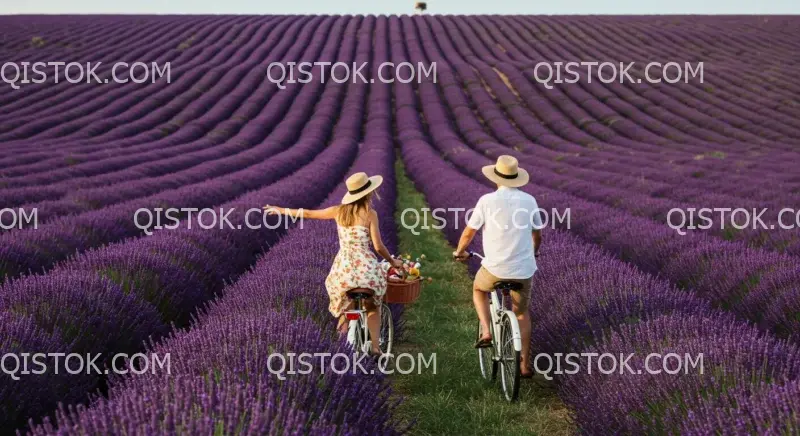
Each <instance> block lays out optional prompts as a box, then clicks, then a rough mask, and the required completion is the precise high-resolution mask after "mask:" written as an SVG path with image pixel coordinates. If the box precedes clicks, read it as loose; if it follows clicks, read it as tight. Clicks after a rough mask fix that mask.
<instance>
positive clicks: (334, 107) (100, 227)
mask: <svg viewBox="0 0 800 436" xmlns="http://www.w3.org/2000/svg"><path fill="white" fill-rule="evenodd" d="M355 24H357V23H356V21H351V22H350V24H349V25H350V26H354V25H355ZM336 41H337V40H336V39H330V40H329V41H328V44H327V45H328V47H327V50H329V52H330V53H333V52H334V51H335V50H337V47H338V46H339V45H341V44H337V43H336ZM350 56H352V54H350ZM345 58H348V57H345ZM316 72H318V71H316ZM308 85H309V86H304V85H303V84H299V83H298V84H294V86H295V87H303V94H301V95H302V97H303V99H302V100H301V101H306V99H307V101H308V103H309V105H308V106H304V107H303V108H302V110H296V111H293V112H290V113H289V114H272V115H271V116H275V117H278V116H281V117H284V118H285V119H284V124H283V125H282V127H281V129H277V130H276V131H275V132H273V133H275V134H276V135H280V137H282V138H284V139H283V140H282V142H283V144H278V147H285V146H286V145H288V144H287V141H292V140H295V138H296V135H297V134H298V133H297V132H298V130H299V129H300V127H301V126H303V123H305V122H306V119H307V114H308V113H309V112H308V111H309V110H310V109H311V108H313V106H312V105H311V104H312V103H313V102H317V101H318V102H319V107H320V109H319V110H318V111H317V112H316V113H314V119H315V120H316V122H313V123H306V124H305V128H304V129H303V130H302V133H301V135H300V137H299V138H296V140H297V141H299V142H298V143H297V144H296V145H295V146H294V147H292V148H290V149H288V150H285V151H283V152H280V153H278V154H276V155H275V156H273V157H271V158H270V159H268V160H265V161H262V162H259V163H257V164H256V165H251V166H249V167H246V168H245V169H243V170H240V171H238V172H234V173H231V174H228V175H226V176H224V177H219V178H217V179H212V180H208V181H205V182H202V183H198V184H194V185H186V186H181V187H179V188H175V189H171V190H167V191H163V192H160V193H158V194H155V195H151V196H148V197H145V198H141V199H134V200H128V201H125V202H122V203H118V204H114V205H111V206H109V207H106V208H103V209H100V210H96V211H91V212H87V213H83V214H81V215H78V216H75V217H62V218H59V219H56V220H54V221H52V222H51V223H50V224H45V225H43V226H42V227H41V228H39V229H29V230H21V231H16V232H12V233H8V234H4V235H0V239H4V240H5V241H7V242H6V244H5V246H4V247H3V248H2V249H0V276H8V277H13V276H16V275H19V274H23V273H25V272H27V271H34V272H39V271H41V270H43V269H48V268H50V267H52V265H53V264H54V263H56V262H58V261H60V260H62V259H64V258H66V257H67V256H69V255H71V254H72V253H74V252H75V251H82V250H86V249H87V248H90V247H96V246H99V245H102V244H107V243H110V242H114V241H118V240H121V239H123V238H127V237H134V236H139V235H141V234H142V229H140V228H139V227H138V226H137V225H136V222H135V220H134V216H135V213H136V211H137V210H139V209H141V208H149V209H154V208H158V207H197V208H203V207H211V206H215V205H219V204H220V203H222V202H224V201H226V200H228V199H230V198H233V197H235V196H237V195H241V194H242V193H243V192H246V191H247V190H249V189H255V188H257V187H259V186H262V185H264V184H269V183H273V182H275V181H277V180H279V179H281V178H282V177H284V176H286V175H288V174H290V173H291V172H292V171H293V170H294V169H295V168H297V167H298V166H300V165H302V164H304V163H306V162H308V161H309V160H311V159H312V158H313V156H314V154H315V153H318V152H319V150H320V147H321V146H322V144H323V143H322V141H323V140H324V139H325V138H327V137H328V135H330V134H331V133H332V132H331V129H332V127H333V123H332V120H334V119H335V117H336V116H337V115H338V110H339V109H340V106H339V105H338V104H333V103H334V102H338V103H341V94H342V90H343V89H344V88H343V87H341V86H339V85H340V84H336V83H328V84H321V83H315V84H308ZM322 88H325V92H322ZM286 91H288V90H286ZM321 92H322V93H321ZM351 98H353V97H351ZM355 98H357V97H355ZM357 101H360V100H356V102H357ZM345 104H347V103H345ZM356 104H357V103H356ZM348 107H349V106H348ZM354 129H356V128H350V129H349V131H348V132H347V133H348V136H347V137H348V138H352V137H353V136H352V135H353V133H352V131H353V130H354ZM247 134H248V135H259V134H263V133H262V132H261V131H260V130H258V128H255V127H254V130H253V131H251V132H247ZM250 139H251V140H253V141H255V140H257V139H256V138H250ZM268 147H269V146H268ZM279 149H280V148H277V150H279ZM248 157H252V156H245V158H248ZM240 159H241V157H238V158H236V161H237V162H241V163H242V164H246V163H248V162H244V161H241V160H240ZM112 198H113V196H112ZM90 207H91V205H90ZM76 229H84V231H80V232H76V231H75V230H76Z"/></svg>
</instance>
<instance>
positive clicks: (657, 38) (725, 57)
mask: <svg viewBox="0 0 800 436" xmlns="http://www.w3.org/2000/svg"><path fill="white" fill-rule="evenodd" d="M539 20H540V19H539V18H536V17H525V19H521V20H518V21H519V22H520V23H521V24H522V25H524V26H525V25H527V26H530V23H531V22H532V21H539ZM692 22H693V20H685V21H684V22H683V23H681V24H688V23H692ZM560 24H564V25H558V26H549V27H548V28H547V30H546V31H547V32H548V34H549V35H552V36H553V37H554V39H553V40H554V41H556V42H558V41H561V40H565V39H566V40H571V41H570V42H572V43H573V46H574V47H579V48H583V46H585V45H587V44H589V45H593V46H594V48H595V49H598V50H600V51H603V50H607V49H608V47H614V48H616V47H620V48H623V50H621V51H622V53H620V54H621V57H623V58H625V59H636V58H638V59H644V58H648V57H649V56H652V55H653V54H656V55H658V56H660V57H669V58H674V59H685V58H686V57H687V56H689V57H691V58H694V59H698V58H699V59H700V60H706V61H707V62H709V63H710V64H711V66H713V65H717V64H730V63H732V62H731V61H732V60H734V62H736V63H737V64H736V67H737V68H736V69H731V68H729V69H726V70H724V71H719V72H715V74H714V75H713V76H709V78H708V81H709V82H711V83H714V81H716V80H718V79H723V80H724V79H727V80H728V81H730V80H731V79H736V78H739V80H741V78H743V77H742V75H741V74H740V73H739V71H745V72H746V71H760V70H763V68H764V65H765V64H767V65H773V66H774V65H776V64H778V66H779V68H778V69H777V71H776V72H777V73H778V77H781V76H783V77H788V76H786V71H788V68H786V67H787V66H786V63H785V61H784V59H785V57H786V53H787V52H791V51H790V50H795V49H796V48H788V47H787V48H781V49H779V50H778V53H775V54H773V55H771V56H769V57H768V58H762V59H757V57H758V55H762V54H763V53H764V52H766V51H768V50H769V49H770V48H772V47H777V46H778V45H780V43H781V42H782V41H784V40H785V38H784V37H783V36H782V35H779V34H774V35H768V36H765V37H763V38H760V42H761V43H763V44H764V46H762V47H759V48H758V49H755V51H756V52H755V53H751V54H752V55H751V56H747V57H742V56H741V54H742V53H744V52H745V50H744V49H742V48H741V47H739V48H736V49H734V50H729V49H728V48H727V47H728V46H727V45H726V46H722V45H718V44H716V42H715V41H714V40H715V39H718V38H719V36H720V35H721V34H723V35H725V37H726V39H728V40H729V41H730V40H732V39H735V36H734V34H733V32H734V29H733V26H725V27H721V28H719V29H718V30H714V31H712V32H711V33H710V34H708V33H704V32H702V31H700V32H697V31H695V32H694V33H693V35H692V37H691V38H689V37H688V36H687V35H686V34H681V33H673V32H669V33H667V32H665V31H663V30H662V29H660V28H659V27H657V26H647V25H646V24H645V25H644V26H639V29H636V30H635V31H636V32H637V33H638V31H639V30H643V31H646V32H647V33H648V34H649V35H648V36H650V37H651V38H650V41H649V42H650V44H649V45H648V46H647V49H646V50H645V49H643V48H642V46H641V45H638V44H631V41H635V40H637V39H640V38H641V34H638V35H637V34H636V33H633V34H631V33H632V32H631V31H630V30H631V28H630V27H627V26H626V25H620V26H616V27H617V28H616V29H615V30H617V32H609V28H607V27H605V26H595V25H594V24H596V23H594V22H591V21H589V22H586V23H583V24H582V27H581V28H580V30H574V32H573V33H577V34H579V35H580V37H581V38H580V40H576V38H575V37H574V36H573V35H571V34H568V33H567V34H564V33H565V32H566V30H567V29H568V28H572V29H575V27H576V26H575V24H576V23H560ZM620 24H623V23H620ZM693 30H697V29H693ZM584 32H585V34H584ZM595 40H596V41H611V42H612V43H613V45H612V46H600V45H599V44H597V43H596V42H595ZM676 40H680V41H679V42H677V43H676ZM689 44H691V47H690V48H689V49H688V50H687V47H686V45H689ZM715 45H716V46H715ZM710 46H715V47H714V50H713V51H711V50H709V49H708V48H707V47H710ZM748 51H749V50H748ZM631 54H635V56H631ZM751 59H753V60H754V61H755V62H754V63H753V64H752V65H746V67H749V68H742V67H743V66H745V64H742V63H741V61H743V60H744V61H748V60H751ZM756 59H757V60H756ZM781 64H782V65H781ZM770 70H773V71H774V70H775V67H772V68H771V69H770ZM782 70H783V71H782ZM781 73H783V74H781ZM781 78H782V77H781ZM752 83H755V82H751V83H747V84H744V85H746V86H742V85H743V84H742V83H741V82H735V81H734V82H732V83H725V82H723V83H722V84H720V86H717V85H716V84H715V85H714V87H713V88H711V89H710V90H709V89H708V88H707V87H705V89H702V87H704V85H698V84H691V85H694V86H686V85H684V84H681V85H679V86H678V87H675V88H674V91H675V92H676V93H680V92H683V91H690V88H694V90H695V91H702V93H700V94H699V95H702V96H704V97H700V99H707V98H709V97H710V98H711V99H717V98H719V97H716V96H711V95H709V94H717V92H719V91H720V90H724V91H726V92H725V93H724V98H725V100H727V101H720V103H721V104H722V105H723V106H728V102H730V103H733V104H734V105H737V106H743V107H748V105H747V103H748V101H750V102H753V101H758V102H759V103H762V104H763V103H769V104H770V105H773V104H774V102H775V101H776V100H780V95H770V96H769V97H768V98H767V99H765V98H764V97H765V95H764V94H763V92H762V93H760V94H759V93H758V92H750V91H749V90H748V88H750V87H751V86H752ZM759 83H760V84H761V86H764V87H766V88H769V89H770V90H772V88H774V86H773V85H772V84H771V82H770V84H765V83H764V80H763V79H762V80H760V81H759ZM786 86H788V87H793V85H792V84H791V83H790V82H788V83H786ZM664 90H665V91H666V92H670V91H673V88H670V89H668V90H667V89H666V88H664ZM694 95H695V96H697V95H698V94H697V93H695V94H694ZM731 95H741V96H743V97H744V98H746V99H747V100H745V99H741V98H734V99H733V100H732V99H731ZM720 97H722V96H720ZM775 97H777V98H775ZM754 99H755V100H754ZM725 109H726V110H732V109H731V108H727V107H726V108H725ZM759 109H760V110H765V109H766V108H765V107H763V106H762V107H760V108H759ZM781 112H786V113H791V112H792V108H791V106H783V107H780V111H771V112H768V113H769V116H770V117H771V118H772V119H773V120H778V119H780V120H781V121H782V122H783V123H786V124H789V125H796V120H793V119H792V118H791V117H789V116H787V115H786V114H784V113H781ZM739 114H740V115H744V117H747V115H745V113H744V112H741V111H740V112H739ZM751 128H752V127H751ZM761 132H762V133H768V132H767V131H765V130H761Z"/></svg>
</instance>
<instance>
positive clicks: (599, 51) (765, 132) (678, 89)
mask: <svg viewBox="0 0 800 436" xmlns="http://www.w3.org/2000/svg"><path fill="white" fill-rule="evenodd" d="M587 24H589V23H587ZM566 27H572V26H566ZM566 27H561V26H558V27H553V28H552V31H553V33H554V34H555V36H557V37H560V38H559V40H562V39H561V38H564V37H566V38H570V37H572V36H573V34H574V33H578V32H580V34H581V36H583V38H581V40H580V41H579V42H577V44H575V45H571V46H570V47H575V48H582V49H584V50H588V49H591V51H592V52H593V53H594V56H593V57H594V58H608V57H609V56H613V57H615V58H616V57H620V55H622V57H623V58H626V59H631V60H633V59H636V58H639V59H644V58H648V57H650V58H653V57H655V58H656V59H658V58H662V59H664V58H668V59H682V58H686V56H687V54H688V55H689V56H691V57H693V58H698V57H699V58H700V60H706V61H707V62H708V61H710V60H711V59H710V58H709V56H712V57H717V56H719V57H721V59H722V61H723V62H726V63H729V62H730V60H731V59H737V60H738V59H741V56H737V55H736V54H733V53H726V48H725V47H723V46H718V47H715V48H714V50H713V51H708V50H707V49H706V50H705V51H704V53H698V54H694V53H688V52H687V51H686V49H685V48H682V47H681V48H678V49H677V50H670V49H669V48H670V47H672V46H674V45H673V44H674V42H673V41H670V40H669V39H661V40H660V41H659V42H658V43H657V44H651V45H650V46H648V48H647V49H646V50H645V49H643V48H642V47H641V46H637V45H636V44H630V41H631V40H630V39H627V38H624V37H620V35H618V34H616V33H615V32H608V31H607V30H606V29H603V28H595V27H594V26H591V25H588V26H586V27H584V28H582V29H581V30H580V31H578V30H574V31H573V32H572V34H571V33H570V32H569V30H570V29H568V28H566ZM619 30H622V31H623V32H624V31H625V30H627V29H625V28H620V29H619ZM647 30H648V32H649V33H651V35H654V34H656V33H658V32H660V29H658V28H656V27H653V28H650V29H647ZM584 31H585V32H586V33H587V34H586V35H583V32H584ZM725 34H726V35H727V36H728V37H730V31H729V30H728V31H725ZM590 35H591V36H590ZM718 35H719V33H717V34H715V35H714V37H718ZM670 36H672V35H670ZM675 36H678V37H681V36H682V35H675ZM594 38H597V40H598V41H599V40H603V41H611V42H612V44H613V45H610V46H609V45H606V46H601V45H599V44H597V43H596V42H595V40H594ZM692 44H693V45H695V46H698V47H703V46H706V47H708V46H713V44H714V42H713V41H709V40H706V39H704V38H703V36H702V34H697V35H695V39H693V40H692ZM586 45H588V46H589V47H586ZM610 47H614V48H615V47H620V48H622V50H623V51H622V53H620V55H615V54H613V53H607V52H606V50H608V49H609V48H610ZM524 48H528V47H524ZM779 57H780V58H783V57H785V53H783V54H780V55H779ZM767 62H768V61H767ZM771 63H772V64H775V63H776V59H772V61H771ZM717 64H718V63H717V62H711V64H710V65H709V67H712V68H713V67H714V66H716V65H717ZM763 65H764V64H763V63H760V64H759V65H758V67H757V68H763ZM737 66H738V67H740V66H741V64H737ZM738 71H739V69H726V70H724V71H716V70H715V71H713V74H709V75H708V78H707V80H704V81H705V82H706V83H708V84H706V85H701V86H703V87H704V89H700V87H699V86H692V85H694V84H692V85H690V86H686V85H685V84H680V85H679V86H664V87H652V86H647V87H644V86H643V87H630V88H627V92H637V91H639V90H640V89H649V88H655V89H654V91H656V92H647V93H646V94H643V96H644V97H647V98H648V99H652V98H657V99H658V100H654V101H656V102H661V101H666V102H667V104H669V100H663V99H664V97H665V95H660V94H661V93H663V94H666V95H669V96H671V97H673V98H675V99H678V100H680V101H681V102H683V103H684V104H687V105H689V106H691V107H697V106H698V105H702V104H703V103H701V102H702V101H709V102H711V103H714V104H715V105H714V106H715V110H713V111H709V112H707V113H708V114H709V115H714V116H715V118H717V119H721V121H726V122H732V124H733V123H735V124H734V126H735V127H737V128H743V129H747V130H748V131H753V132H756V133H758V135H759V136H762V137H766V138H770V137H772V136H775V134H776V133H775V131H770V130H769V129H767V128H764V127H761V126H757V125H754V123H760V122H762V121H767V122H768V124H769V125H770V126H772V127H777V129H776V130H777V131H778V132H782V133H783V134H784V135H788V136H789V137H793V136H795V135H796V133H792V132H793V130H792V129H787V127H789V126H794V127H797V122H796V120H793V119H792V118H791V117H789V116H787V115H786V114H782V113H780V112H771V113H770V114H769V115H770V119H769V120H767V119H764V118H763V117H756V118H752V116H753V114H752V113H749V112H747V111H744V110H741V109H739V105H740V104H742V103H745V104H746V102H745V101H744V100H743V99H736V98H734V99H730V98H726V99H725V100H721V96H718V94H720V91H726V90H727V89H728V88H733V89H735V88H736V87H737V86H741V85H740V84H734V85H733V86H731V84H726V83H724V82H723V83H716V82H717V81H719V80H723V81H724V80H725V79H728V78H732V77H733V78H735V77H737V76H738ZM704 79H705V78H704ZM687 94H688V95H687ZM690 96H691V97H690ZM759 97H760V96H759ZM774 101H775V99H774V98H773V99H772V102H770V105H772V104H773V102H774ZM762 103H766V102H765V101H762ZM761 109H762V110H765V109H767V108H766V107H762V108H761ZM788 109H790V108H788ZM729 111H730V112H736V114H737V115H736V116H734V117H732V118H728V117H727V116H725V114H726V113H727V112H729ZM745 119H747V120H748V121H747V122H745ZM777 120H781V122H782V123H778V122H777ZM711 124H712V125H717V126H718V127H723V129H722V130H718V131H719V132H727V130H726V129H725V126H724V125H722V124H719V121H716V120H711ZM736 124H738V125H736ZM787 125H788V126H787ZM795 137H796V136H795Z"/></svg>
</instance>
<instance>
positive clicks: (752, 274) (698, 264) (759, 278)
mask: <svg viewBox="0 0 800 436" xmlns="http://www.w3.org/2000/svg"><path fill="white" fill-rule="evenodd" d="M390 23H391V21H390ZM392 30H393V31H395V32H398V33H399V26H395V27H394V28H393V29H392ZM392 54H393V56H396V62H399V61H401V60H404V59H403V57H402V56H403V53H402V52H400V51H399V50H398V51H395V52H393V53H392ZM393 60H394V59H393ZM426 85H429V84H428V83H427V82H423V83H422V84H420V91H419V96H420V98H422V99H423V103H425V102H427V103H428V104H429V105H430V103H431V102H433V103H435V102H436V101H437V99H429V98H425V97H426V96H427V95H430V94H429V93H428V94H426V93H425V92H424V87H425V86H426ZM415 91H416V90H415V89H414V88H413V87H412V86H410V85H405V86H397V87H396V88H395V106H396V108H397V117H398V118H397V122H396V124H397V126H398V138H399V139H400V140H401V141H417V142H424V141H425V138H426V136H425V133H423V132H425V131H426V128H425V127H424V126H423V124H422V123H421V121H420V119H419V113H418V109H417V106H416V105H417V103H416V101H417V93H416V92H415ZM439 104H440V103H439ZM426 112H427V109H426ZM426 118H427V119H426V121H427V122H428V124H429V125H430V126H431V128H430V135H431V137H432V139H433V143H434V144H435V145H436V146H437V148H438V149H439V151H440V152H441V153H442V154H443V156H444V157H445V158H446V159H447V160H449V161H451V162H453V163H454V164H455V165H456V166H457V167H459V168H460V169H461V170H462V171H464V172H465V173H467V174H472V175H478V176H476V177H480V176H479V175H480V174H481V172H480V168H481V167H482V166H483V165H486V164H489V163H491V162H492V161H491V160H490V159H487V158H486V157H484V156H483V155H480V154H478V153H476V152H474V151H473V150H471V149H469V148H468V147H465V146H464V145H463V144H462V143H461V142H460V140H459V139H458V136H457V135H456V134H455V133H454V132H453V131H452V130H451V129H450V128H448V124H447V122H435V123H434V122H432V120H437V119H436V118H431V117H430V116H428V115H427V114H426ZM445 120H446V118H445ZM429 158H431V159H435V154H433V156H429ZM534 173H535V172H534ZM528 189H530V190H531V193H533V194H534V195H536V196H537V197H538V198H540V204H541V205H543V206H544V207H547V206H549V207H551V208H553V207H555V208H559V210H562V209H564V208H567V207H569V208H570V211H571V214H570V215H571V220H570V224H571V230H574V231H576V232H577V233H578V234H580V235H582V236H583V237H584V238H585V239H587V240H589V241H592V242H595V243H598V244H600V245H603V246H604V247H605V248H607V249H609V250H610V251H612V252H613V253H615V254H617V255H618V256H620V257H621V258H622V259H624V260H627V261H630V262H632V263H634V264H635V265H638V266H639V267H640V268H641V269H643V270H644V271H646V272H652V273H662V274H663V273H665V271H666V274H667V277H668V278H669V279H670V280H671V281H672V282H673V283H676V284H678V285H680V286H682V287H686V288H690V289H695V290H697V291H698V292H699V293H700V295H701V296H702V297H703V298H706V299H707V300H709V301H712V302H713V303H714V304H716V305H719V306H723V307H726V308H729V309H730V310H731V311H733V312H734V313H736V314H737V315H739V316H741V317H742V318H745V319H750V320H753V321H755V322H757V323H758V324H759V325H760V326H761V327H762V328H763V329H765V330H773V331H775V332H777V333H778V334H780V335H791V334H795V333H796V332H798V331H800V324H798V323H797V322H796V321H795V317H794V315H793V313H796V312H797V311H798V310H800V289H797V287H796V285H795V283H796V282H794V281H793V280H796V279H795V277H796V276H797V274H798V271H797V268H796V262H794V260H793V258H792V257H790V256H785V255H779V254H776V253H769V252H764V251H763V250H756V249H747V248H745V247H744V246H743V245H741V244H737V243H730V242H726V241H720V240H715V239H714V238H711V237H708V236H707V235H703V234H693V233H692V234H689V235H686V236H685V237H679V236H678V235H677V234H676V233H675V232H674V231H673V230H670V229H668V228H666V227H665V226H662V225H658V224H656V223H653V222H651V221H649V220H645V219H641V218H634V217H631V216H629V215H628V214H626V213H620V211H618V210H616V209H612V208H609V207H605V206H601V205H597V204H595V203H589V202H586V201H584V200H581V199H578V198H575V197H573V196H571V195H568V194H564V193H562V192H559V191H555V190H550V189H547V188H543V187H537V188H536V189H534V188H533V187H530V188H528ZM548 210H549V209H548ZM560 225H562V226H564V225H567V224H566V223H564V222H561V223H560ZM654 247H655V249H654ZM716 271H719V272H716ZM731 271H733V272H734V273H731ZM776 297H779V298H776Z"/></svg>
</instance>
